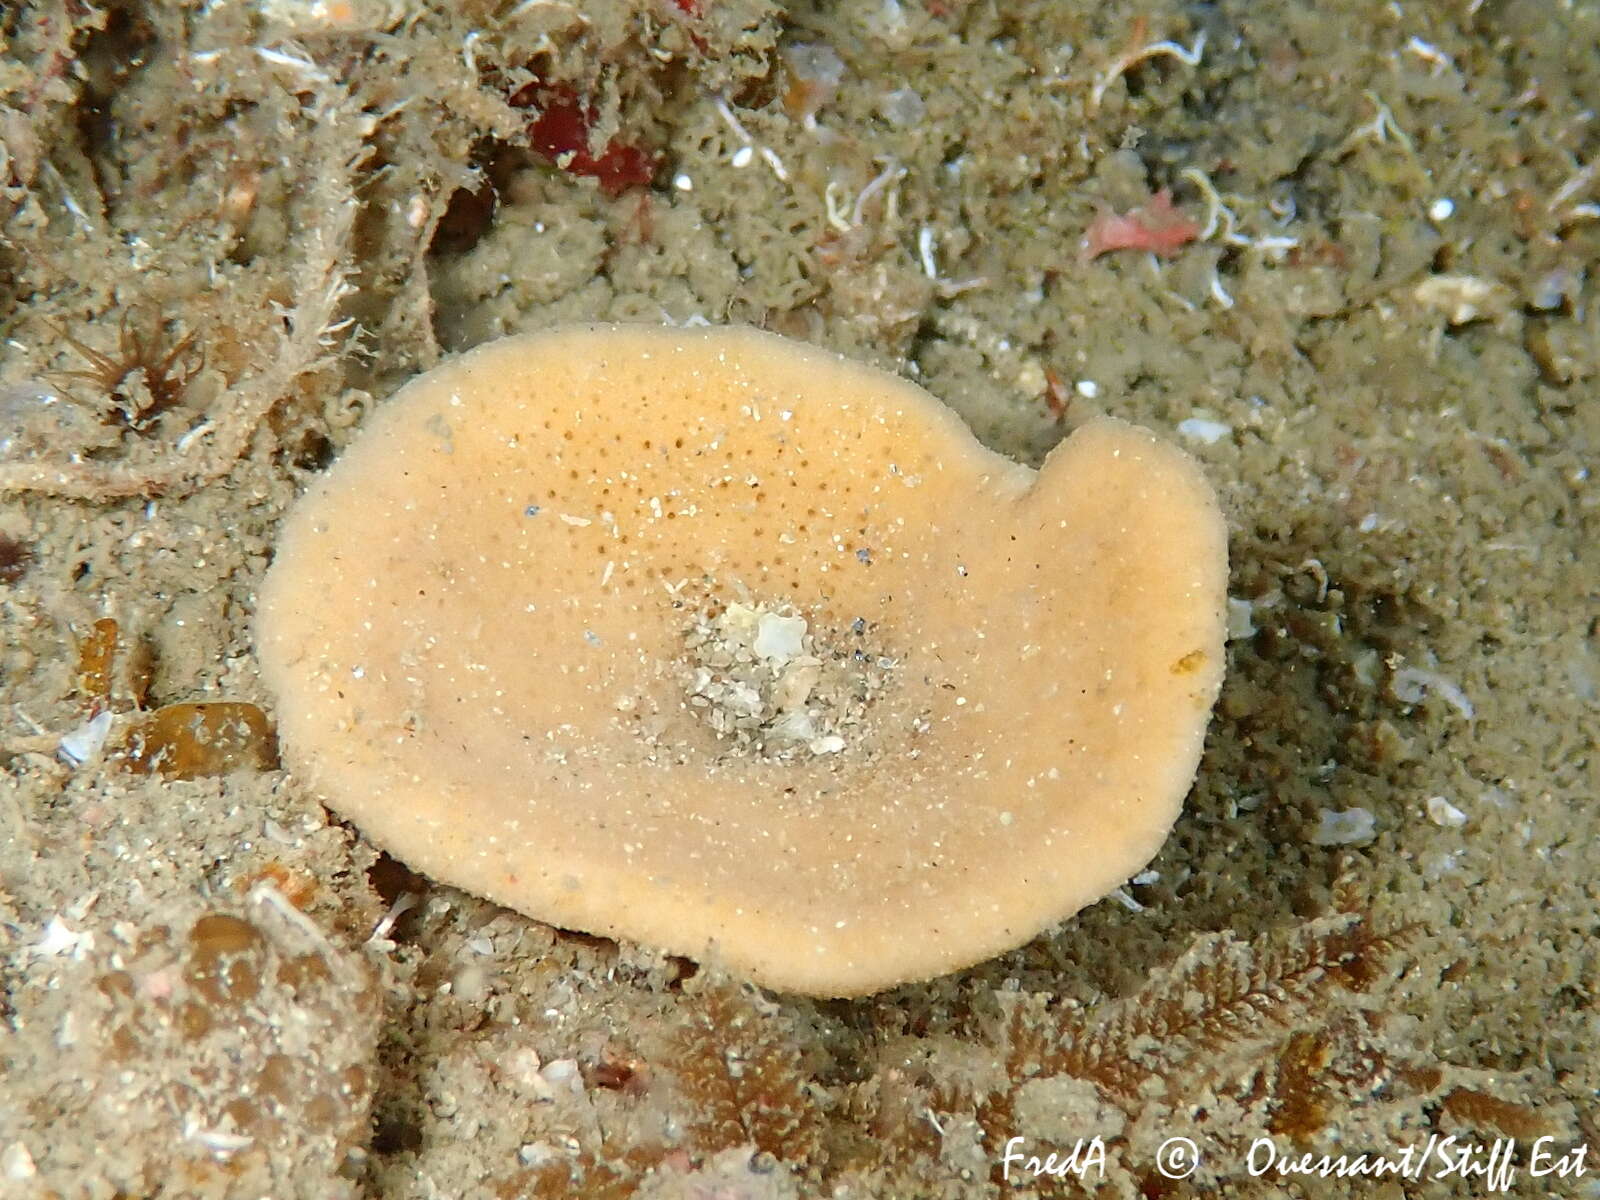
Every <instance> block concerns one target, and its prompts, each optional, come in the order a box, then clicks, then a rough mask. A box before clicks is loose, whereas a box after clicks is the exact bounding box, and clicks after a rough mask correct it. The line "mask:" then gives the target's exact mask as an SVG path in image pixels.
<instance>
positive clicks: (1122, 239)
mask: <svg viewBox="0 0 1600 1200" xmlns="http://www.w3.org/2000/svg"><path fill="white" fill-rule="evenodd" d="M1199 236H1200V226H1199V225H1198V224H1197V223H1196V222H1194V221H1191V220H1190V219H1189V218H1188V217H1186V216H1184V215H1183V213H1181V212H1179V211H1178V210H1177V209H1176V208H1174V207H1173V206H1172V193H1171V192H1170V191H1168V190H1167V189H1166V188H1162V189H1161V190H1160V191H1159V192H1157V193H1156V194H1155V195H1154V196H1151V197H1150V199H1149V201H1148V202H1146V203H1144V204H1141V205H1140V206H1139V207H1138V208H1131V209H1129V210H1128V211H1127V212H1126V213H1114V212H1102V213H1101V214H1100V215H1099V216H1097V217H1096V218H1095V219H1094V220H1093V221H1091V222H1090V223H1089V228H1088V229H1087V230H1085V231H1084V235H1083V242H1082V244H1081V246H1080V249H1079V258H1080V259H1081V260H1082V261H1083V262H1091V261H1093V260H1094V259H1096V258H1099V257H1100V256H1101V255H1102V254H1109V253H1110V252H1111V251H1113V250H1149V251H1150V252H1152V253H1154V254H1160V255H1162V256H1163V257H1169V258H1170V257H1171V256H1172V255H1174V254H1176V253H1177V252H1178V251H1179V250H1180V249H1182V248H1183V247H1184V246H1186V245H1188V244H1189V243H1190V242H1192V241H1194V240H1195V238H1197V237H1199Z"/></svg>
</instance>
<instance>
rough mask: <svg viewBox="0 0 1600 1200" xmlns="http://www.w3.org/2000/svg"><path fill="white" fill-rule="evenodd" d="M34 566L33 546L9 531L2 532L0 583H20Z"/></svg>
mask: <svg viewBox="0 0 1600 1200" xmlns="http://www.w3.org/2000/svg"><path fill="white" fill-rule="evenodd" d="M31 566H33V547H31V546H29V545H28V544H27V543H26V542H22V541H18V540H17V539H16V538H14V537H12V536H11V535H10V534H7V533H0V583H3V584H8V585H9V584H13V583H20V582H21V581H22V577H23V576H24V575H26V574H27V573H28V568H29V567H31Z"/></svg>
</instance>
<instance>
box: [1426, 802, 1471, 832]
mask: <svg viewBox="0 0 1600 1200" xmlns="http://www.w3.org/2000/svg"><path fill="white" fill-rule="evenodd" d="M1424 806H1425V807H1426V808H1427V810H1428V820H1430V821H1432V822H1433V823H1434V824H1435V825H1440V826H1443V827H1445V828H1447V829H1460V828H1461V827H1462V826H1463V825H1465V824H1466V823H1467V814H1466V813H1464V812H1462V811H1461V810H1460V809H1459V808H1457V807H1456V806H1455V805H1454V804H1451V803H1450V801H1448V800H1446V799H1445V798H1444V797H1443V796H1429V797H1428V799H1427V800H1426V801H1425V802H1424Z"/></svg>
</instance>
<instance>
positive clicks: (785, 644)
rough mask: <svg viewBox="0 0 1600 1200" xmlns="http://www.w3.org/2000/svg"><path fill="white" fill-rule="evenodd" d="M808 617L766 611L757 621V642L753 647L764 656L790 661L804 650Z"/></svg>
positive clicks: (780, 660)
mask: <svg viewBox="0 0 1600 1200" xmlns="http://www.w3.org/2000/svg"><path fill="white" fill-rule="evenodd" d="M805 636H806V619H805V618H804V617H785V616H782V615H781V614H779V613H774V612H765V613H762V614H761V616H760V617H759V618H758V619H757V621H756V636H755V644H754V645H753V646H752V647H751V649H753V650H754V651H755V652H756V653H757V654H759V655H760V656H761V657H762V658H770V659H775V660H777V661H779V662H788V661H789V660H790V659H794V658H799V657H800V655H801V653H802V652H803V650H804V646H805Z"/></svg>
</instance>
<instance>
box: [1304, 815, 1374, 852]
mask: <svg viewBox="0 0 1600 1200" xmlns="http://www.w3.org/2000/svg"><path fill="white" fill-rule="evenodd" d="M1318 811H1319V813H1320V815H1321V820H1320V821H1319V822H1318V823H1317V828H1316V830H1315V832H1313V833H1312V835H1311V841H1312V844H1314V845H1317V846H1356V845H1360V844H1362V843H1363V842H1370V841H1371V840H1372V839H1373V837H1374V835H1375V834H1376V832H1377V825H1378V819H1377V818H1376V817H1374V816H1373V815H1372V814H1371V813H1370V812H1368V811H1367V810H1366V809H1364V808H1347V809H1344V810H1342V811H1335V810H1334V809H1331V808H1324V809H1319V810H1318Z"/></svg>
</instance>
